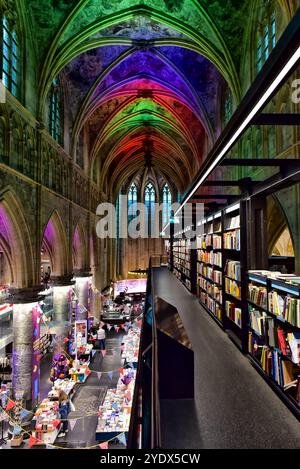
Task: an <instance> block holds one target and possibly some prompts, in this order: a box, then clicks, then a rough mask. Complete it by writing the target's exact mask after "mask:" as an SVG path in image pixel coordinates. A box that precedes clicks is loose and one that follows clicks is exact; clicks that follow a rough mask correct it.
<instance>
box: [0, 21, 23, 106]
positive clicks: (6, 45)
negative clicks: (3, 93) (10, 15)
mask: <svg viewBox="0 0 300 469" xmlns="http://www.w3.org/2000/svg"><path fill="white" fill-rule="evenodd" d="M2 41H3V52H2V82H3V84H4V86H5V87H6V88H7V89H8V90H9V91H10V92H11V94H13V95H14V96H15V97H16V98H19V97H20V70H21V66H20V64H21V61H20V55H21V54H20V46H19V40H18V35H17V32H16V30H15V29H14V28H13V27H11V24H10V23H9V21H8V20H7V17H6V16H5V15H4V16H3V17H2Z"/></svg>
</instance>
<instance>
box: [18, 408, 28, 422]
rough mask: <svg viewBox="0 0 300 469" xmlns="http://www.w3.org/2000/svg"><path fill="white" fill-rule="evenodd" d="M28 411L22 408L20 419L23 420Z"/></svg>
mask: <svg viewBox="0 0 300 469" xmlns="http://www.w3.org/2000/svg"><path fill="white" fill-rule="evenodd" d="M29 414H30V412H28V411H27V410H26V409H23V410H22V412H21V415H20V418H21V420H23V419H24V418H25V417H27V415H29Z"/></svg>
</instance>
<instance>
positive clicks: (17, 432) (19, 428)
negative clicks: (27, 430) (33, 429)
mask: <svg viewBox="0 0 300 469" xmlns="http://www.w3.org/2000/svg"><path fill="white" fill-rule="evenodd" d="M21 431H22V428H21V427H19V426H18V425H15V426H14V429H13V431H12V434H13V436H16V435H19V434H20V433H21Z"/></svg>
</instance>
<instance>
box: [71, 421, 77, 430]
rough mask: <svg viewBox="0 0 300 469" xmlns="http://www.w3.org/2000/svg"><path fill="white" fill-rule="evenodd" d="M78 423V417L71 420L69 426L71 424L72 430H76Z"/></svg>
mask: <svg viewBox="0 0 300 469" xmlns="http://www.w3.org/2000/svg"><path fill="white" fill-rule="evenodd" d="M76 423H77V419H72V420H69V426H70V430H71V432H72V431H73V430H74V427H75V425H76Z"/></svg>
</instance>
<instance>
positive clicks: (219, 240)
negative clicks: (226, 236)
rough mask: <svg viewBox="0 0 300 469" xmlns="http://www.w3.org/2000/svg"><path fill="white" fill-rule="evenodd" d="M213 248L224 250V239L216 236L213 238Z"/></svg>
mask: <svg viewBox="0 0 300 469" xmlns="http://www.w3.org/2000/svg"><path fill="white" fill-rule="evenodd" d="M213 248H214V249H221V248H222V237H221V236H216V235H215V236H214V237H213Z"/></svg>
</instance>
